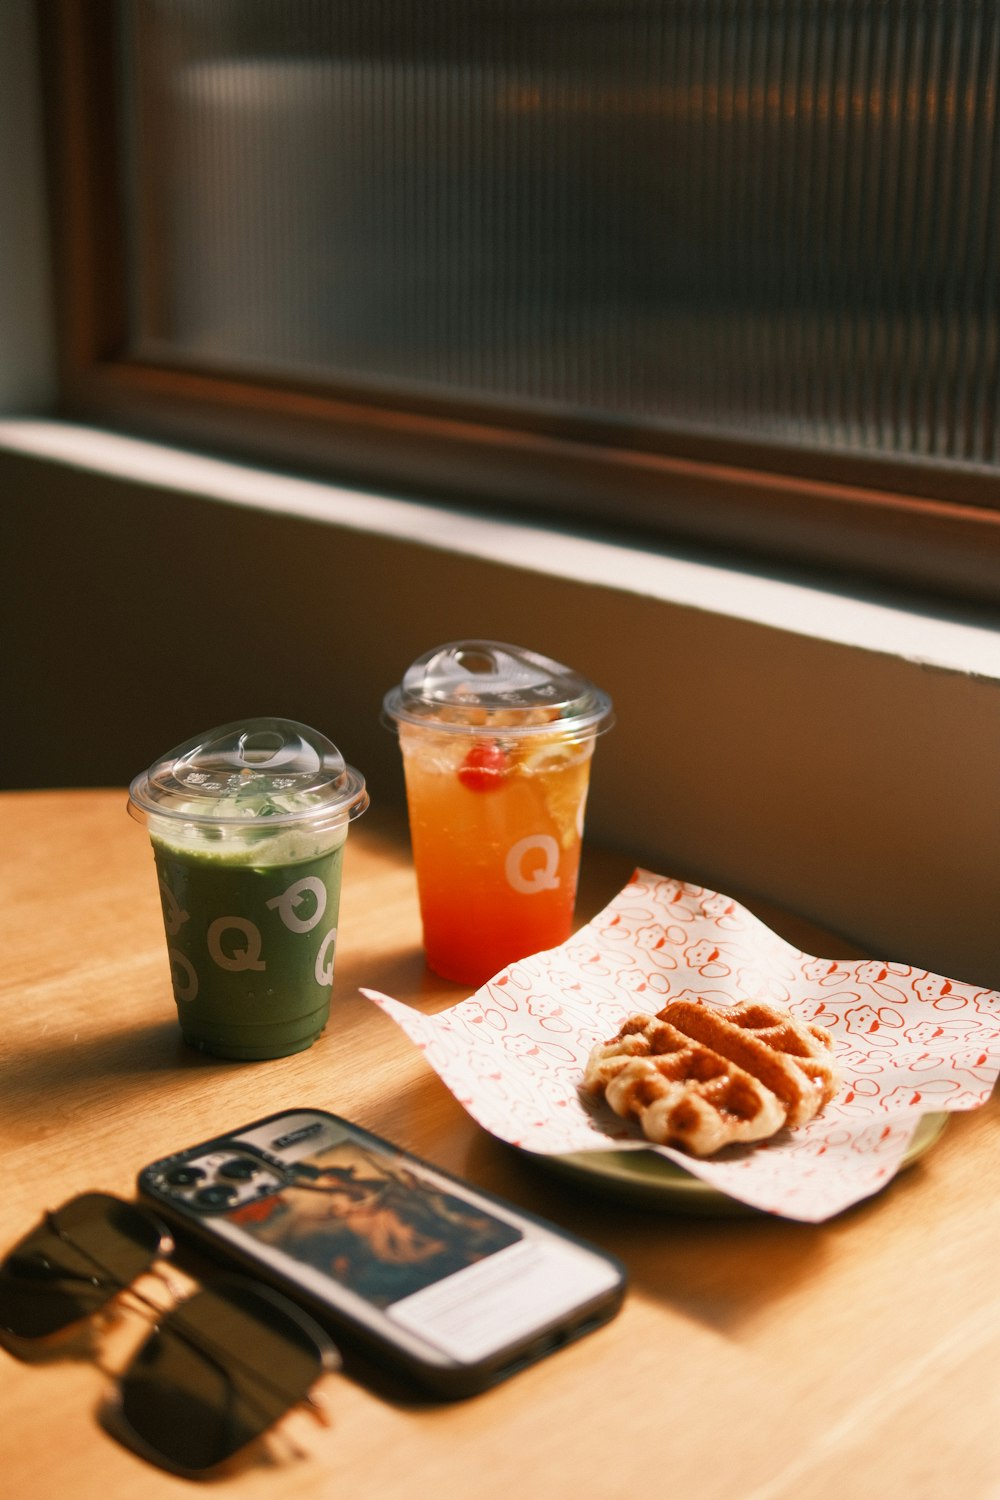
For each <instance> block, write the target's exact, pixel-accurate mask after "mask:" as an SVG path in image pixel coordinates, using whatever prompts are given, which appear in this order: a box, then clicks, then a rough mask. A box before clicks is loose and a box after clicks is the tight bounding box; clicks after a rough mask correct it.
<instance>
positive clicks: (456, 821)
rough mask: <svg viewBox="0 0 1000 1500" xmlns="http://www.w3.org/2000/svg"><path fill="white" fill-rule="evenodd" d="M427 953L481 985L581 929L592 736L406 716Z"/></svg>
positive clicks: (404, 739)
mask: <svg viewBox="0 0 1000 1500" xmlns="http://www.w3.org/2000/svg"><path fill="white" fill-rule="evenodd" d="M400 746H401V749H402V753H403V765H404V771H405V775H406V791H407V803H408V806H409V817H410V835H411V840H412V845H413V858H414V864H415V866H416V870H417V883H418V889H419V894H420V910H421V917H422V921H423V928H424V946H425V950H426V955H427V961H428V963H429V964H430V966H431V968H432V969H434V970H435V972H436V973H438V974H440V975H442V976H443V977H444V978H447V979H454V980H458V981H460V982H462V983H465V984H470V985H477V986H478V985H479V984H482V983H484V982H485V980H487V979H489V978H490V977H491V976H492V975H493V974H495V973H497V972H498V970H500V969H502V968H504V967H505V966H506V965H507V964H509V963H512V962H513V961H515V960H516V959H518V958H523V957H525V956H526V955H527V954H529V953H535V952H538V951H539V950H541V949H544V948H552V947H555V946H556V945H557V944H559V943H562V942H564V941H565V940H566V938H567V937H568V936H569V934H570V931H571V929H572V921H573V908H574V904H575V901H576V885H577V876H578V873H579V866H580V839H581V835H582V831H583V814H584V807H585V804H586V799H587V787H588V783H589V778H590V761H591V756H592V754H593V748H594V739H593V736H592V735H586V736H581V737H576V738H567V737H565V736H563V735H559V734H552V735H547V734H543V735H541V736H525V737H522V738H520V739H518V738H510V739H505V738H504V736H503V735H502V734H501V735H498V736H496V737H492V736H488V737H475V738H471V740H470V738H469V737H466V736H463V735H455V734H454V733H451V734H449V733H443V734H442V733H435V732H434V730H433V729H417V728H414V727H411V726H408V725H401V726H400Z"/></svg>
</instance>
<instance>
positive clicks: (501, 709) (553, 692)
mask: <svg viewBox="0 0 1000 1500" xmlns="http://www.w3.org/2000/svg"><path fill="white" fill-rule="evenodd" d="M383 709H384V713H385V716H386V717H387V718H388V719H390V720H392V721H393V722H395V723H397V724H398V723H404V724H420V725H424V726H431V725H433V726H434V727H435V728H438V729H443V730H448V731H451V730H454V731H456V732H459V733H463V734H495V733H496V732H497V729H498V728H499V727H502V728H503V729H504V731H505V732H506V733H514V734H545V733H551V732H552V731H553V729H556V728H558V729H559V730H560V731H565V732H568V733H580V734H583V733H586V734H600V733H602V731H603V730H605V729H610V727H611V725H612V723H613V722H614V715H613V713H612V709H611V699H610V698H609V697H608V696H607V694H606V693H602V692H601V691H600V689H599V688H596V687H595V686H594V684H593V683H592V682H589V681H588V680H587V678H586V677H581V675H580V674H579V673H578V672H574V671H572V670H571V669H570V668H569V667H564V666H562V665H561V664H560V663H559V662H557V661H553V660H552V659H551V658H550V657H548V656H541V655H539V653H538V652H537V651H527V650H525V649H524V648H523V647H522V646H510V645H506V644H505V643H504V642H502V641H478V640H476V641H452V642H450V643H449V644H448V645H445V646H436V647H434V649H433V650H431V651H427V652H425V653H424V655H423V656H419V657H418V658H417V660H416V661H415V662H413V664H412V666H410V667H408V668H407V670H406V672H405V674H404V676H403V680H402V682H401V683H400V684H399V685H398V686H397V687H394V688H392V689H391V690H390V691H389V692H388V693H386V695H385V698H384V699H383Z"/></svg>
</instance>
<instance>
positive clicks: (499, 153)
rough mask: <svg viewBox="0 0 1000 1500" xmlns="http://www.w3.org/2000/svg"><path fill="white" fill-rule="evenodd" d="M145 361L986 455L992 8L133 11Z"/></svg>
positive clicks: (836, 0)
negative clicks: (152, 360) (151, 360)
mask: <svg viewBox="0 0 1000 1500" xmlns="http://www.w3.org/2000/svg"><path fill="white" fill-rule="evenodd" d="M123 17H124V18H125V19H126V20H127V23H128V24H127V30H126V36H127V46H126V47H125V48H124V50H123V54H122V76H123V99H124V101H125V104H126V108H127V118H128V121H129V122H130V128H129V152H128V153H127V173H128V181H127V183H126V188H127V193H126V199H127V202H128V205H129V217H130V225H129V230H130V246H131V251H130V253H131V257H132V266H131V271H132V277H131V279H132V284H133V286H134V288H135V293H134V298H133V305H132V319H133V328H132V344H133V350H134V352H135V353H136V354H137V355H139V356H140V357H144V358H150V359H154V360H158V361H161V362H162V361H167V362H172V363H176V364H180V365H184V366H188V367H194V368H211V369H214V370H218V369H223V370H234V371H237V372H238V371H241V370H243V371H252V372H254V373H255V374H259V375H263V376H265V377H269V378H286V379H287V378H290V379H293V380H302V379H305V380H308V381H315V382H320V383H323V384H326V385H328V386H330V387H332V388H334V389H337V390H356V391H360V392H362V393H368V394H369V395H373V396H375V397H377V398H383V397H384V398H389V397H391V398H392V399H393V400H402V401H405V400H406V399H412V398H414V397H417V398H419V399H421V400H423V401H427V400H431V401H441V402H449V401H458V402H461V403H463V404H464V405H465V406H466V407H467V406H468V405H469V404H470V403H471V404H473V405H477V404H478V405H481V406H483V407H486V408H489V409H490V410H492V411H493V412H495V413H496V412H498V411H499V412H501V413H502V412H503V411H504V410H510V411H524V410H527V411H528V412H529V413H530V412H534V413H537V414H538V415H539V417H540V418H546V417H549V416H551V414H553V413H561V414H568V415H570V416H584V417H586V418H588V419H590V420H595V419H596V420H597V421H599V422H603V423H606V424H608V425H609V427H610V428H612V429H616V430H619V431H621V430H624V431H627V432H629V433H632V434H635V433H638V434H640V435H641V439H640V440H641V441H653V442H654V443H655V442H658V441H660V440H661V439H662V440H665V441H667V442H668V443H669V436H670V434H671V433H676V432H685V433H695V434H699V433H700V434H710V435H711V434H715V435H719V434H721V435H726V436H729V437H733V438H736V439H752V440H754V441H764V442H767V443H772V444H775V443H776V444H787V445H791V446H795V447H803V446H804V447H808V448H818V449H829V450H839V451H845V450H846V451H850V452H862V453H870V454H876V455H889V456H892V457H897V458H899V457H901V458H929V459H932V460H948V461H950V462H958V463H962V464H972V465H993V464H996V463H997V461H998V458H1000V422H998V399H1000V374H998V368H1000V367H998V337H997V307H998V290H1000V287H998V281H1000V176H998V169H1000V156H998V111H997V84H998V77H1000V6H998V5H995V4H987V3H971V0H968V3H966V0H868V3H864V0H853V3H851V0H797V3H796V0H661V3H652V0H632V3H628V0H619V3H612V0H608V3H602V0H576V3H566V0H531V3H526V0H419V3H417V0H140V3H129V4H125V5H123Z"/></svg>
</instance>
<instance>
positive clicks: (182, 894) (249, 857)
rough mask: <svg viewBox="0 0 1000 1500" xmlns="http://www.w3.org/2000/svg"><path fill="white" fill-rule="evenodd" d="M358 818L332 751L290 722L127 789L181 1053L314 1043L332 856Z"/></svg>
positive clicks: (327, 949) (261, 1052)
mask: <svg viewBox="0 0 1000 1500" xmlns="http://www.w3.org/2000/svg"><path fill="white" fill-rule="evenodd" d="M367 806H368V794H367V792H366V791H365V783H364V778H363V777H362V776H361V775H360V774H359V773H358V772H357V771H355V770H354V769H353V768H352V767H351V766H348V765H346V764H345V762H344V758H343V756H342V755H341V753H340V751H339V750H338V749H337V747H336V746H335V745H332V744H331V743H330V741H329V740H327V739H325V738H324V737H323V735H321V734H318V733H317V732H316V730H314V729H309V728H307V727H306V726H305V725H304V724H297V723H295V722H294V721H292V720H290V719H252V720H249V721H248V722H246V723H235V724H224V725H222V726H221V727H220V728H218V729H212V730H209V731H207V732H206V733H205V734H201V735H197V736H196V737H195V738H194V739H192V740H188V741H187V742H186V743H185V744H183V745H179V746H178V747H177V748H176V749H175V750H171V751H169V752H168V753H167V754H166V755H164V756H161V758H160V759H159V760H157V761H156V762H155V763H154V764H153V765H152V766H151V767H150V768H149V770H148V771H143V772H142V774H141V775H139V776H137V777H136V778H135V780H134V781H133V782H132V785H131V786H130V788H129V804H128V810H129V812H130V813H131V815H132V816H133V817H134V818H135V819H136V820H137V821H138V822H140V823H143V824H144V825H145V827H146V828H147V831H148V833H149V837H150V842H151V844H152V848H153V858H154V860H155V863H156V874H157V879H158V881H159V887H160V899H161V902H162V906H163V924H164V928H165V931H166V939H167V952H168V955H169V958H170V972H171V980H172V983H173V990H174V998H175V1000H176V1002H177V1015H178V1019H179V1021H180V1026H181V1031H182V1033H183V1035H184V1038H185V1040H186V1041H188V1042H190V1043H191V1044H192V1045H193V1046H195V1047H199V1048H201V1049H202V1050H203V1051H205V1052H212V1053H215V1054H216V1055H218V1056H219V1057H235V1058H244V1059H253V1058H265V1057H284V1056H286V1055H287V1054H289V1053H292V1052H301V1051H304V1050H305V1048H307V1047H309V1046H311V1045H312V1043H313V1042H314V1041H315V1040H316V1038H317V1037H318V1036H319V1035H320V1032H321V1031H322V1030H323V1028H324V1026H325V1025H326V1023H327V1020H328V1018H329V1014H330V992H331V989H332V987H333V966H334V952H335V948H336V942H337V918H338V912H339V907H340V878H341V867H342V863H343V857H344V843H345V841H346V838H347V829H348V824H349V823H350V821H351V820H352V819H354V818H356V817H358V816H360V814H361V813H363V812H364V810H365V808H366V807H367Z"/></svg>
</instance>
